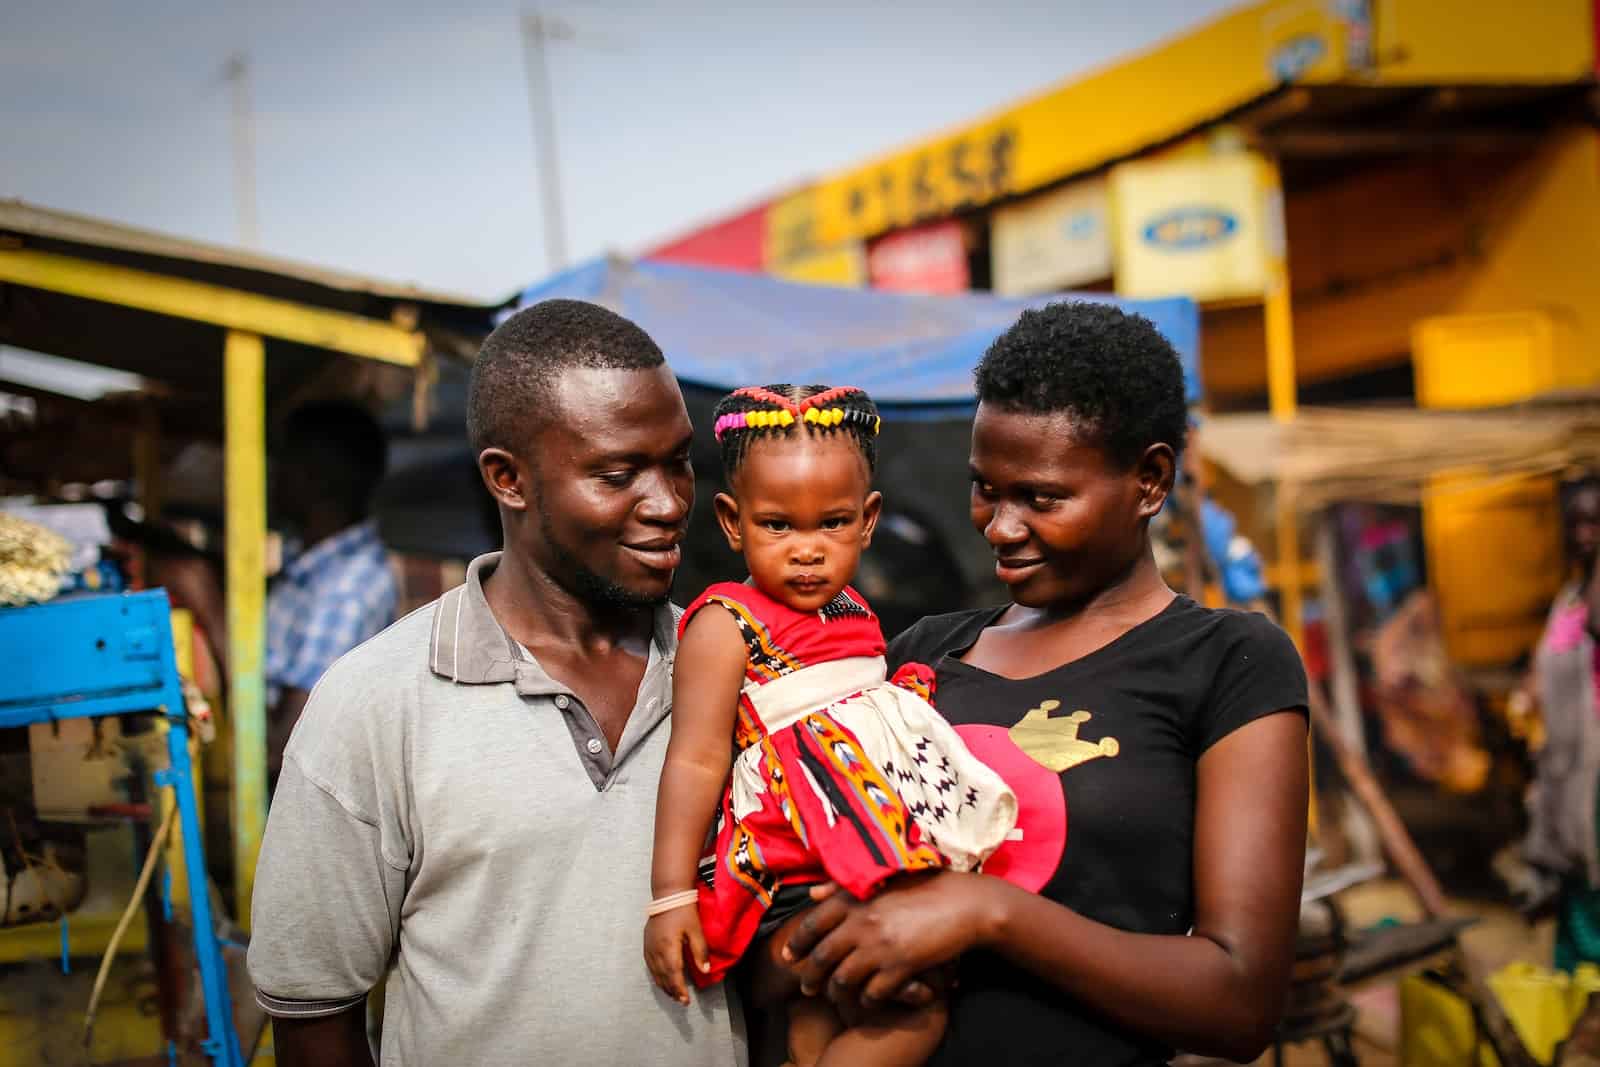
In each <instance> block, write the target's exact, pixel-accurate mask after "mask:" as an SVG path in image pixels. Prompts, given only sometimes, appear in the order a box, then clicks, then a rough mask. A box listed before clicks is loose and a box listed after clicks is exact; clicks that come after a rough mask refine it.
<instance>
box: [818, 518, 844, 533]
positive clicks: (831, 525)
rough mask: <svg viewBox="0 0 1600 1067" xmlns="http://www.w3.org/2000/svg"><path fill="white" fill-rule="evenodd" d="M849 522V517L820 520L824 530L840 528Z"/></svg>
mask: <svg viewBox="0 0 1600 1067" xmlns="http://www.w3.org/2000/svg"><path fill="white" fill-rule="evenodd" d="M849 524H850V520H849V519H823V520H822V528H823V529H824V530H842V529H844V528H845V527H846V526H848V525H849Z"/></svg>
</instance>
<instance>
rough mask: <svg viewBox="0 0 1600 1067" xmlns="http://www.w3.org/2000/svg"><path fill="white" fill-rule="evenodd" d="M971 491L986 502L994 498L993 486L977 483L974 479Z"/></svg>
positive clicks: (981, 482)
mask: <svg viewBox="0 0 1600 1067" xmlns="http://www.w3.org/2000/svg"><path fill="white" fill-rule="evenodd" d="M972 491H973V492H974V493H977V494H978V495H979V496H981V497H983V498H984V499H985V500H988V499H990V498H992V497H993V496H994V486H992V485H990V484H989V483H988V482H983V481H979V480H978V479H976V478H974V479H972Z"/></svg>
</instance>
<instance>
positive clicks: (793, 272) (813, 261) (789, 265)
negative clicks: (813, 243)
mask: <svg viewBox="0 0 1600 1067" xmlns="http://www.w3.org/2000/svg"><path fill="white" fill-rule="evenodd" d="M767 272H768V273H769V274H772V275H774V276H776V277H779V278H784V279H786V280H788V281H791V282H804V283H806V284H807V285H843V286H851V287H855V288H859V287H861V286H863V285H866V284H867V254H866V250H865V249H864V248H863V247H862V245H861V242H860V241H851V242H848V243H846V244H842V245H839V246H837V247H835V248H824V249H819V250H818V251H815V252H808V253H805V254H803V255H799V256H796V257H794V258H793V259H789V260H785V261H784V262H782V263H775V264H773V265H772V266H770V267H769V268H768V270H767Z"/></svg>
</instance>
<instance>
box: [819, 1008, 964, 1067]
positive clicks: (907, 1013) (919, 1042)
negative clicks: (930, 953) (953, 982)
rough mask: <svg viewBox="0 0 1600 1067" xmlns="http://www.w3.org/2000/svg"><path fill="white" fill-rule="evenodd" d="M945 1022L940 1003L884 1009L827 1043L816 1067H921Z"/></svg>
mask: <svg viewBox="0 0 1600 1067" xmlns="http://www.w3.org/2000/svg"><path fill="white" fill-rule="evenodd" d="M949 1021H950V1015H949V1005H948V1004H946V1003H945V1002H944V1001H942V1000H936V1001H934V1002H933V1003H932V1004H929V1005H928V1006H927V1007H924V1008H897V1007H890V1008H885V1009H884V1010H883V1011H880V1012H876V1013H874V1014H872V1015H870V1016H868V1017H867V1018H865V1019H863V1020H861V1023H860V1025H858V1026H852V1027H850V1028H849V1029H847V1030H845V1031H844V1032H843V1033H841V1034H840V1035H839V1036H838V1037H836V1038H834V1039H833V1040H832V1041H830V1042H829V1043H828V1047H827V1048H826V1049H825V1050H824V1051H823V1053H822V1059H820V1060H819V1061H818V1062H817V1067H922V1064H924V1063H926V1062H927V1060H928V1057H929V1056H932V1055H933V1051H934V1049H936V1048H938V1047H939V1041H940V1039H941V1038H943V1037H944V1028H945V1026H946V1024H947V1023H948V1022H949ZM791 1044H792V1039H791Z"/></svg>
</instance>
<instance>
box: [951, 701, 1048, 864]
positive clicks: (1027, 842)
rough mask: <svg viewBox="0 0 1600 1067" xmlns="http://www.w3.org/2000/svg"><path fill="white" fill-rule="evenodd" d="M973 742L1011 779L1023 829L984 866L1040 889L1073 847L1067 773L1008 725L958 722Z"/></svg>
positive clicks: (971, 745)
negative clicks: (1025, 746)
mask: <svg viewBox="0 0 1600 1067" xmlns="http://www.w3.org/2000/svg"><path fill="white" fill-rule="evenodd" d="M956 732H957V733H959V734H960V735H961V740H963V741H965V742H966V743H967V748H969V749H971V750H972V754H973V755H974V756H977V757H978V758H979V759H980V760H982V761H983V762H984V763H986V764H988V765H989V766H990V767H992V768H993V769H994V770H995V771H996V772H997V773H998V774H999V775H1000V777H1002V778H1004V779H1005V780H1006V784H1007V785H1009V786H1010V787H1011V791H1012V792H1014V793H1016V794H1017V829H1018V830H1020V831H1021V832H1022V837H1021V838H1020V839H1017V840H1008V841H1006V842H1005V843H1004V844H1003V845H1001V846H1000V847H999V848H998V849H996V850H995V853H994V855H992V856H990V857H989V858H988V860H987V861H985V862H984V865H983V872H984V873H985V874H992V875H994V876H996V877H997V878H1004V879H1005V880H1006V881H1008V882H1010V883H1012V884H1013V885H1019V886H1021V887H1022V888H1023V889H1026V890H1029V891H1030V892H1034V893H1037V892H1038V891H1039V890H1041V889H1043V888H1044V887H1045V885H1046V883H1048V882H1049V881H1050V879H1051V877H1052V876H1053V875H1054V874H1055V873H1056V868H1057V867H1059V866H1061V854H1062V852H1064V851H1065V850H1066V847H1067V798H1066V794H1065V792H1064V791H1063V790H1062V788H1061V776H1060V775H1058V774H1056V773H1055V772H1054V771H1052V770H1050V769H1049V768H1048V767H1044V766H1041V765H1040V763H1039V762H1038V761H1037V760H1035V759H1034V758H1033V757H1032V756H1030V755H1028V754H1027V753H1026V752H1024V751H1022V749H1020V748H1018V747H1017V744H1016V742H1015V741H1013V740H1011V734H1010V732H1009V731H1007V730H1006V728H1005V727H1003V726H980V725H975V724H972V723H967V724H963V725H961V726H957V727H956Z"/></svg>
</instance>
